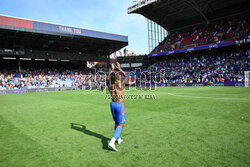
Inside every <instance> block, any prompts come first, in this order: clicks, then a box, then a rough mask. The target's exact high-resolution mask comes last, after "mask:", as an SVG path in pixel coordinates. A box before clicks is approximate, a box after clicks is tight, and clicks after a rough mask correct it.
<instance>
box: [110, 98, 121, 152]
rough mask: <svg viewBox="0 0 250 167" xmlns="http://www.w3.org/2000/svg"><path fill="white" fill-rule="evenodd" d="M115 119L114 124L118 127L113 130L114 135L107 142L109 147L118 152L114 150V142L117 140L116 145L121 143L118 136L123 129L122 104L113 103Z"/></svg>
mask: <svg viewBox="0 0 250 167" xmlns="http://www.w3.org/2000/svg"><path fill="white" fill-rule="evenodd" d="M115 115H116V116H115V118H116V123H118V126H117V127H116V129H115V132H114V135H113V137H112V139H111V141H110V142H109V146H110V147H111V148H112V149H113V150H115V151H118V150H117V149H116V148H115V141H116V140H118V143H121V142H122V139H120V134H121V131H122V128H123V125H124V123H125V111H124V105H123V103H115Z"/></svg>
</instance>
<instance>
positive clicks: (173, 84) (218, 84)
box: [137, 82, 245, 87]
mask: <svg viewBox="0 0 250 167" xmlns="http://www.w3.org/2000/svg"><path fill="white" fill-rule="evenodd" d="M137 86H142V87H145V84H137ZM149 86H151V87H152V86H156V87H172V86H173V87H202V86H236V87H238V86H245V83H244V82H218V83H205V82H203V83H170V84H164V83H158V84H149V83H148V84H146V87H149Z"/></svg>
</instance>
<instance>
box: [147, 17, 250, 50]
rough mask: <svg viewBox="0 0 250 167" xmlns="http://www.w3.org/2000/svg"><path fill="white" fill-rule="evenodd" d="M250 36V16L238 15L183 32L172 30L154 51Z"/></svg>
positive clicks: (242, 38)
mask: <svg viewBox="0 0 250 167" xmlns="http://www.w3.org/2000/svg"><path fill="white" fill-rule="evenodd" d="M248 36H250V18H249V17H247V16H243V17H241V16H236V17H232V18H225V19H223V20H218V21H215V22H211V23H209V24H203V25H200V26H197V27H193V28H191V29H189V30H183V31H181V32H177V31H175V32H171V33H170V34H169V35H168V36H167V37H166V38H165V39H164V40H163V41H162V42H161V43H160V44H159V45H158V46H157V47H156V48H155V49H154V50H153V51H152V53H157V52H164V51H172V50H178V49H182V48H191V47H196V46H202V45H208V44H215V43H218V42H226V41H236V40H244V39H245V40H246V39H248Z"/></svg>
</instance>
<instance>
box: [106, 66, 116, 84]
mask: <svg viewBox="0 0 250 167" xmlns="http://www.w3.org/2000/svg"><path fill="white" fill-rule="evenodd" d="M114 70H115V65H114V63H112V64H111V71H110V72H109V74H108V77H107V78H106V84H107V86H108V88H109V89H110V82H111V81H110V75H111V73H112V72H114Z"/></svg>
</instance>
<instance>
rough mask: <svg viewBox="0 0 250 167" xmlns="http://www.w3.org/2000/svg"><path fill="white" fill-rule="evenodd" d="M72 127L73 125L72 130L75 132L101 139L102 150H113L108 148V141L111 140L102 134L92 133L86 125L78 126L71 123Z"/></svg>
mask: <svg viewBox="0 0 250 167" xmlns="http://www.w3.org/2000/svg"><path fill="white" fill-rule="evenodd" d="M70 125H71V129H75V130H78V131H81V132H83V133H84V134H86V135H89V136H94V137H97V138H99V139H101V140H102V148H103V149H104V150H112V149H110V148H109V147H108V141H109V140H110V138H107V137H105V136H103V135H101V134H98V133H95V132H92V131H90V130H87V129H86V126H85V125H81V124H76V123H71V124H70Z"/></svg>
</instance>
